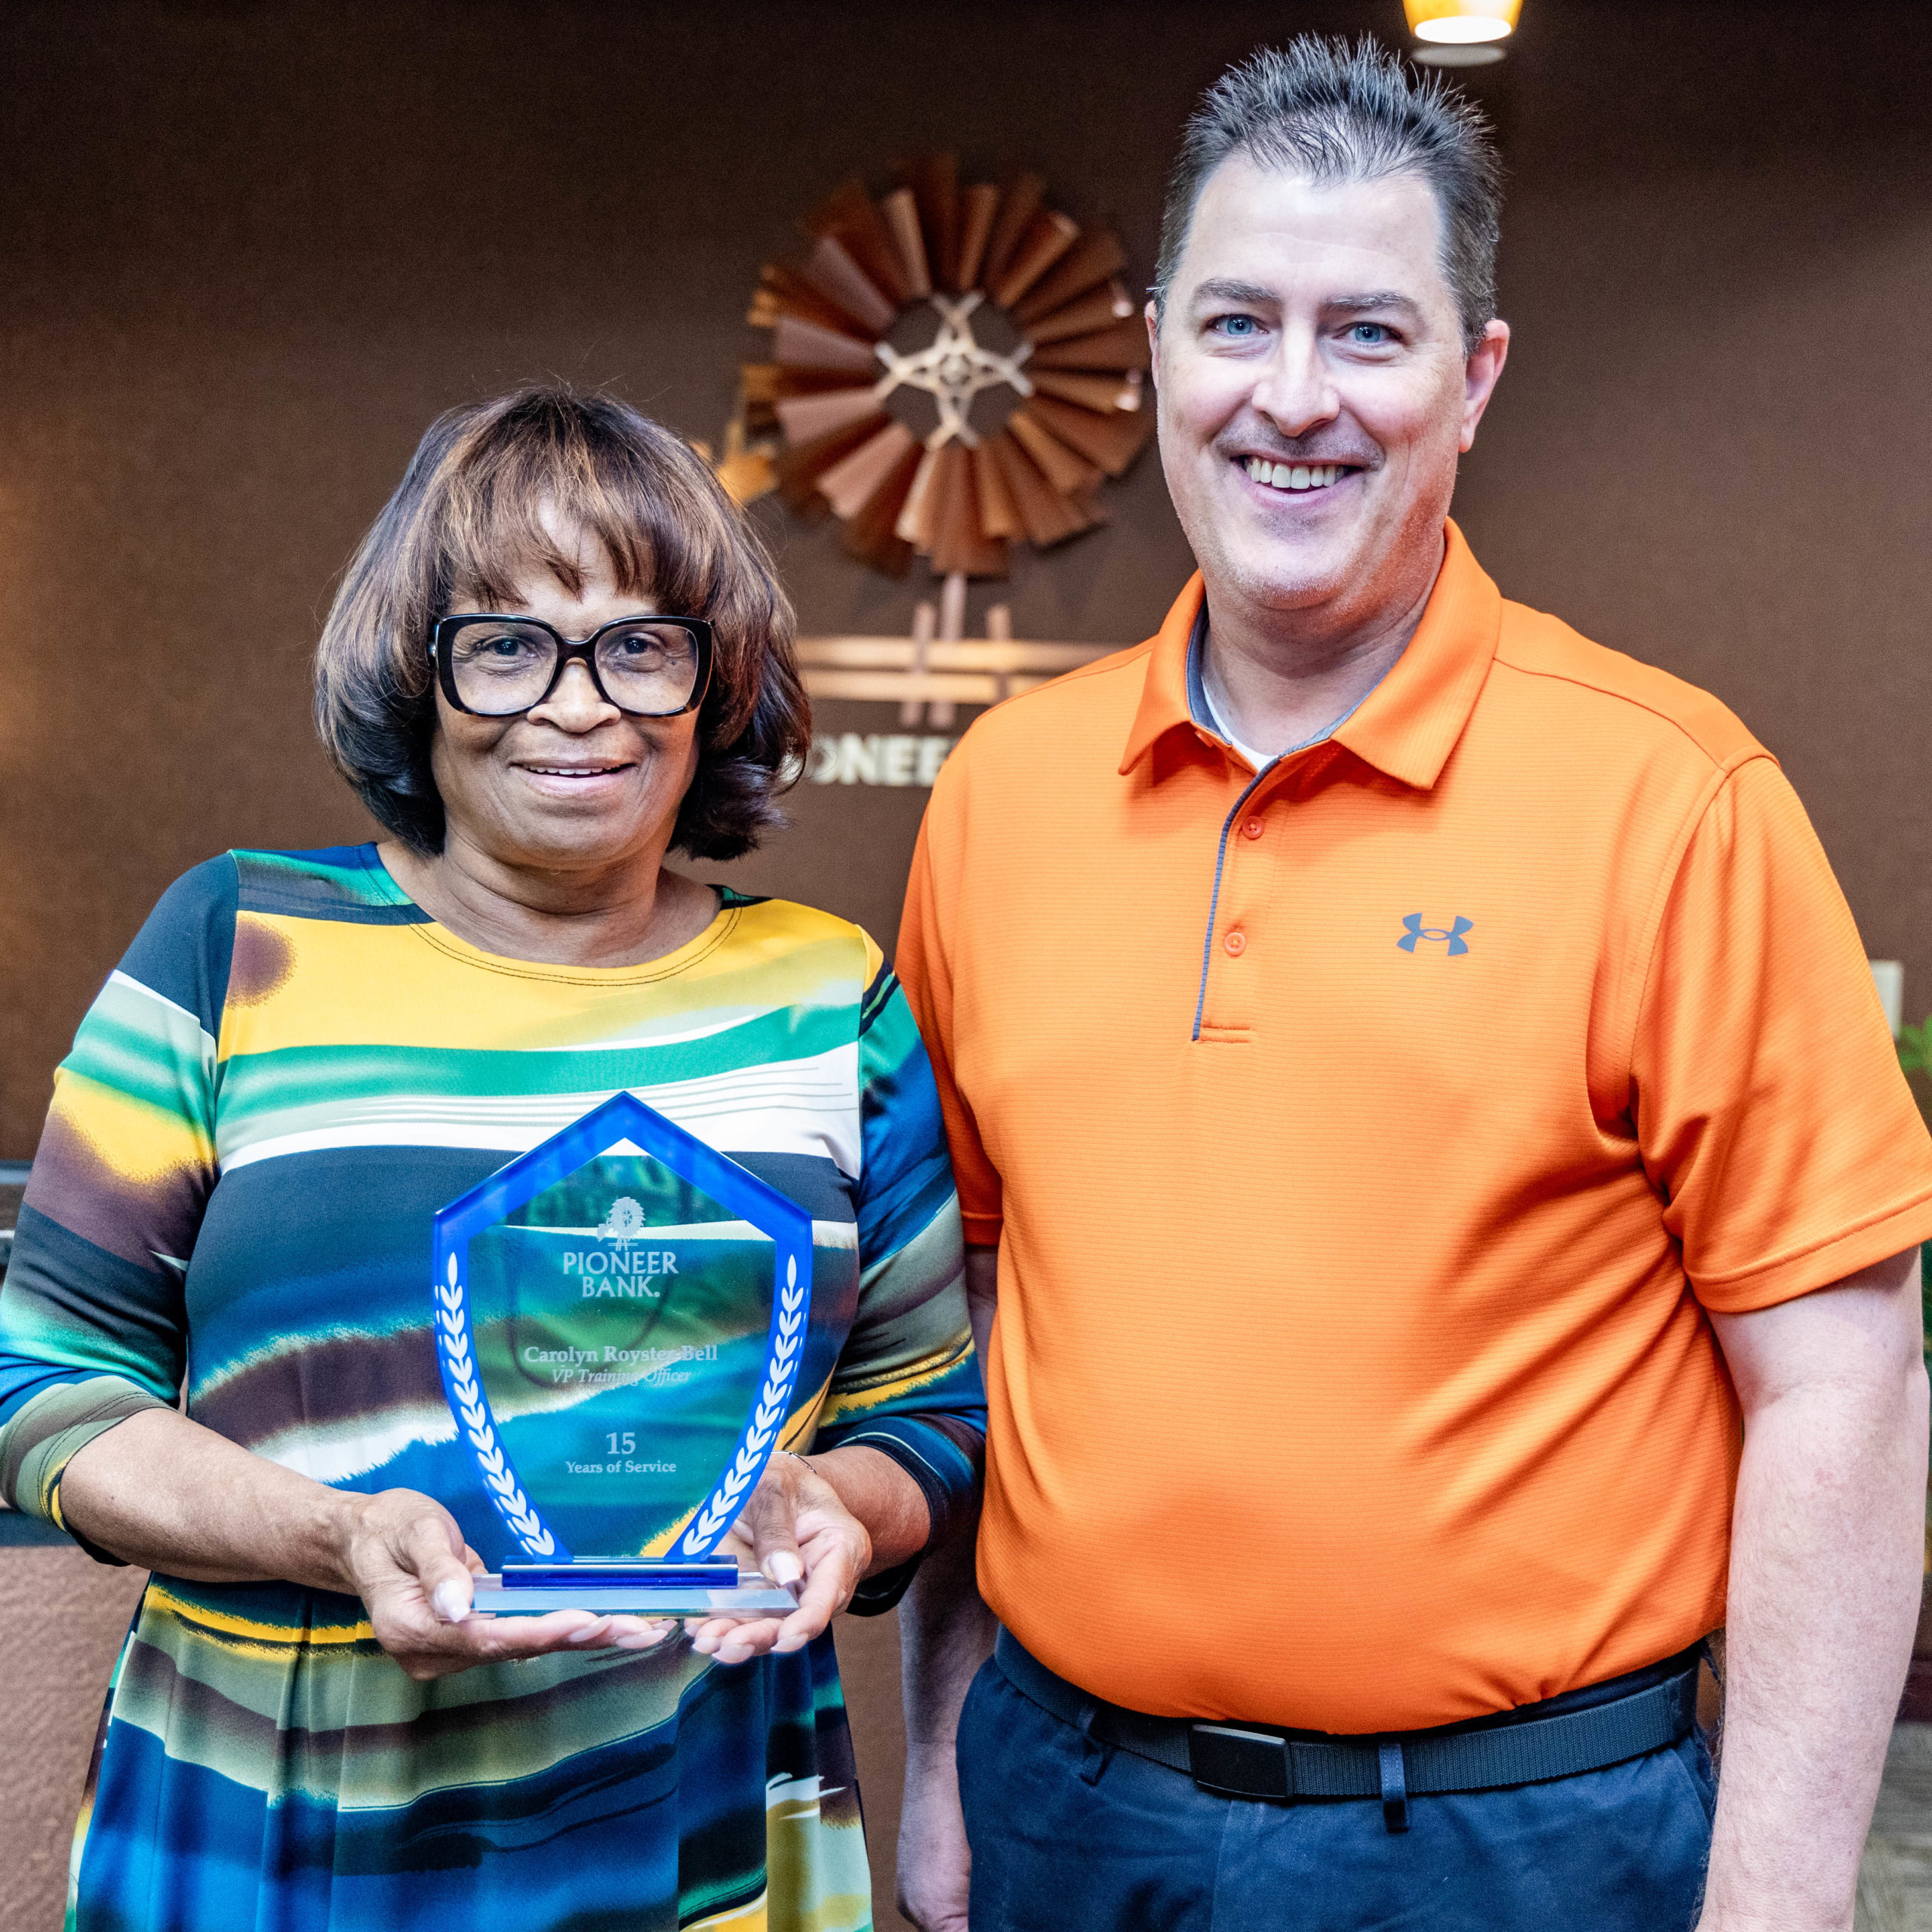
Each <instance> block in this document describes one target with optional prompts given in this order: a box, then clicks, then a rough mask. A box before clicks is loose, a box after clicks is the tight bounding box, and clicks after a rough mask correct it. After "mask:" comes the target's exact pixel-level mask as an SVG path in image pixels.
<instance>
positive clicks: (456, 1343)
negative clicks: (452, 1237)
mask: <svg viewBox="0 0 1932 1932" xmlns="http://www.w3.org/2000/svg"><path fill="white" fill-rule="evenodd" d="M436 1346H437V1348H438V1350H439V1351H440V1352H441V1355H442V1358H443V1371H444V1373H445V1376H446V1377H448V1381H449V1386H450V1392H451V1395H452V1396H453V1397H454V1407H455V1409H456V1411H457V1417H458V1420H460V1422H461V1423H462V1424H463V1433H464V1434H465V1435H466V1436H468V1437H469V1447H470V1449H471V1451H472V1454H474V1456H475V1462H476V1466H477V1469H478V1471H479V1472H481V1475H482V1478H483V1480H484V1481H485V1484H488V1487H489V1491H490V1500H491V1502H493V1503H495V1504H496V1506H497V1510H498V1512H499V1513H500V1515H502V1517H503V1520H504V1521H505V1522H506V1523H508V1524H509V1526H510V1527H511V1528H512V1530H514V1531H515V1532H516V1534H517V1536H518V1539H519V1540H521V1543H522V1544H523V1546H524V1548H525V1549H526V1550H528V1552H529V1553H530V1554H531V1555H533V1556H552V1555H555V1553H556V1548H557V1540H556V1538H555V1537H553V1536H552V1534H550V1532H549V1530H548V1529H546V1527H544V1524H543V1518H541V1517H540V1516H539V1515H537V1512H536V1510H535V1509H533V1508H532V1507H531V1502H530V1499H529V1497H527V1496H525V1494H524V1493H523V1490H522V1487H521V1485H520V1484H518V1481H517V1479H516V1477H515V1474H514V1473H513V1472H512V1470H511V1468H510V1465H509V1458H508V1457H506V1455H505V1454H503V1446H502V1444H500V1443H499V1442H498V1441H497V1432H496V1429H495V1428H494V1426H492V1424H491V1420H490V1411H489V1407H488V1404H486V1403H485V1401H484V1400H483V1391H482V1389H481V1386H479V1384H478V1381H477V1379H476V1364H475V1361H474V1360H473V1359H472V1356H471V1355H470V1352H469V1314H468V1312H467V1310H466V1309H465V1307H464V1306H463V1288H462V1285H461V1284H460V1281H458V1280H457V1266H456V1257H455V1256H454V1254H452V1255H451V1257H450V1260H449V1281H448V1285H447V1286H445V1284H442V1283H441V1282H440V1281H439V1282H438V1283H437V1284H436Z"/></svg>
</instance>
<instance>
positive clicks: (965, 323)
mask: <svg viewBox="0 0 1932 1932" xmlns="http://www.w3.org/2000/svg"><path fill="white" fill-rule="evenodd" d="M804 228H805V230H806V232H807V234H808V236H809V237H810V238H811V246H810V248H809V250H808V252H807V253H806V254H805V255H804V257H803V259H802V260H800V261H798V262H797V263H795V264H793V265H792V266H780V265H777V264H772V265H769V266H767V267H766V268H765V269H764V272H763V274H762V275H761V278H760V281H759V283H758V288H757V289H756V291H755V293H754V294H753V296H752V306H751V313H750V317H749V319H750V321H752V324H753V325H755V326H756V327H758V328H769V329H770V330H771V332H772V354H771V361H768V362H750V363H746V365H744V366H743V371H742V383H743V387H742V405H741V411H740V418H739V420H738V421H737V423H734V425H733V426H732V432H731V435H730V436H729V438H728V441H727V444H726V448H725V453H724V460H723V461H722V462H721V464H720V466H719V473H720V475H721V477H722V478H724V481H725V483H726V485H727V487H728V488H731V490H732V491H733V493H734V494H736V495H737V496H738V497H740V500H749V499H750V498H751V497H754V496H758V495H762V494H764V491H765V490H766V489H768V488H777V490H778V491H780V493H781V494H783V496H784V497H785V498H786V501H787V502H788V503H790V504H791V505H792V507H793V508H794V509H798V510H799V511H801V512H806V513H808V514H809V513H811V512H814V511H815V510H820V511H822V510H823V509H826V508H827V507H829V509H831V510H832V512H834V513H835V515H837V516H838V518H839V519H840V521H841V523H842V524H843V525H844V531H843V537H844V544H845V547H846V548H847V549H848V550H849V551H851V552H852V553H853V554H854V555H856V556H857V557H860V558H863V560H864V561H866V562H867V563H868V564H869V565H872V567H873V568H875V569H877V570H880V571H884V572H886V573H887V574H889V575H891V576H894V577H898V576H903V574H905V572H906V570H907V569H908V568H909V566H910V565H911V563H912V558H914V557H915V555H917V556H923V557H924V558H927V559H928V561H929V562H930V564H931V568H932V569H933V571H934V574H936V575H938V576H940V577H954V576H958V577H1004V575H1005V574H1007V555H1008V546H1010V545H1011V544H1012V543H1020V542H1026V543H1032V545H1034V546H1035V548H1037V549H1047V548H1048V547H1050V546H1052V545H1054V544H1056V543H1063V542H1064V541H1065V540H1066V539H1067V538H1069V537H1075V536H1078V534H1080V533H1081V531H1085V530H1089V529H1091V528H1094V526H1095V525H1097V524H1099V523H1100V522H1103V521H1105V514H1104V512H1103V510H1102V509H1101V508H1100V504H1099V503H1098V501H1097V495H1096V493H1097V491H1098V489H1099V487H1100V485H1101V483H1102V482H1103V481H1104V480H1105V479H1106V478H1109V477H1115V476H1118V475H1121V473H1122V472H1124V470H1125V469H1127V467H1128V465H1129V464H1130V463H1132V462H1133V460H1134V457H1136V456H1137V455H1138V454H1139V453H1140V450H1141V449H1142V448H1143V446H1144V445H1146V441H1147V440H1148V438H1149V435H1151V434H1152V429H1153V421H1152V410H1151V408H1147V407H1146V406H1145V404H1146V398H1145V396H1144V394H1143V372H1144V371H1146V368H1147V367H1148V361H1149V358H1148V348H1147V337H1146V329H1145V327H1144V325H1143V323H1142V321H1141V318H1140V305H1139V303H1137V302H1136V301H1135V300H1134V298H1133V297H1132V296H1131V295H1130V294H1129V293H1128V290H1127V288H1125V286H1124V285H1123V284H1122V283H1121V281H1120V280H1119V278H1118V277H1119V273H1120V271H1121V269H1123V268H1124V266H1126V255H1125V253H1124V251H1123V250H1122V248H1121V245H1120V243H1119V241H1118V238H1116V237H1115V235H1114V234H1113V233H1112V232H1111V230H1109V229H1105V228H1094V229H1088V230H1084V231H1083V230H1082V229H1081V227H1080V226H1078V224H1077V223H1075V222H1074V221H1073V220H1072V219H1070V218H1069V217H1068V216H1066V215H1065V214H1061V213H1060V212H1059V211H1057V210H1055V209H1054V208H1051V207H1049V206H1048V204H1047V198H1046V183H1045V181H1044V180H1043V179H1042V178H1041V177H1040V176H1038V175H1037V174H1023V175H1020V176H1019V177H1017V178H1015V179H1014V180H1010V181H1008V182H1007V183H1004V185H1001V186H995V185H994V184H992V183H979V184H976V185H973V186H966V187H963V188H962V187H961V186H960V185H959V180H958V165H957V163H956V162H955V158H954V157H952V155H929V156H927V157H925V158H923V159H921V160H920V161H918V162H914V163H913V164H912V165H910V166H909V167H908V168H906V169H905V170H904V171H903V177H902V185H900V186H898V187H897V188H895V189H893V191H892V192H890V193H889V194H887V195H884V196H882V197H881V198H877V199H875V198H874V197H873V196H872V195H871V194H870V193H869V192H868V190H867V189H866V186H865V184H864V183H863V182H860V181H859V180H851V181H848V182H847V183H845V184H844V186H842V187H841V188H839V189H838V190H837V191H836V192H835V193H834V194H833V195H832V196H831V197H830V198H829V199H828V200H827V201H826V202H824V204H823V205H822V206H820V208H817V210H815V211H814V212H813V214H811V215H810V216H808V217H807V219H806V220H805V222H804ZM915 312H917V313H918V315H920V317H921V320H920V321H910V320H909V319H908V318H909V317H911V316H912V315H913V314H914V313H915ZM928 324H929V325H930V328H928V326H927V325H928ZM920 392H923V394H924V396H926V397H928V398H930V399H931V407H930V409H929V410H928V411H925V412H924V417H921V416H920V415H918V414H915V412H914V411H912V410H911V409H909V408H906V401H907V400H908V399H909V398H911V397H912V396H913V395H915V394H917V393H920ZM895 403H897V412H896V413H895V408H894V405H895ZM908 418H911V419H912V420H910V421H909V420H907V419H908ZM932 418H936V420H933V421H932V426H931V428H930V429H926V428H925V426H924V423H925V420H927V419H932ZM774 431H775V432H777V438H776V441H775V442H774V444H771V445H767V446H766V447H765V448H759V447H757V445H756V444H755V441H754V439H755V438H759V437H760V436H761V435H770V434H771V432H774ZM922 432H923V433H922Z"/></svg>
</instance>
